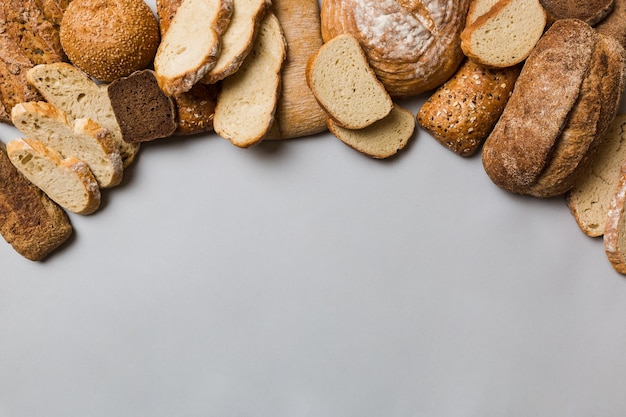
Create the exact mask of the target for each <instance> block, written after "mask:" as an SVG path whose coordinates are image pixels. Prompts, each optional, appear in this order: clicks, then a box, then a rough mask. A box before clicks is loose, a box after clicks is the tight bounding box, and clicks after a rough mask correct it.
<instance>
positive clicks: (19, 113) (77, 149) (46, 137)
mask: <svg viewBox="0 0 626 417" xmlns="http://www.w3.org/2000/svg"><path fill="white" fill-rule="evenodd" d="M11 119H12V120H13V124H14V125H15V127H17V128H18V129H19V130H20V131H21V132H22V133H23V134H24V135H26V136H27V137H28V138H31V139H36V140H39V141H41V142H43V143H44V144H46V145H47V146H49V147H51V148H53V149H56V150H57V151H58V152H60V153H61V155H63V157H70V156H74V157H76V158H78V159H80V160H82V161H85V162H86V163H87V165H88V166H89V168H90V169H91V171H92V172H93V175H94V177H96V180H97V181H98V185H99V186H100V187H102V188H110V187H113V186H116V185H118V184H119V183H120V181H121V180H122V173H123V168H122V159H121V157H120V154H119V152H118V150H117V147H116V145H115V142H114V141H113V138H112V137H111V135H110V133H109V131H108V130H107V129H104V128H103V127H101V126H100V125H99V124H98V123H96V122H94V121H93V120H91V119H76V120H74V121H70V120H69V119H68V118H67V117H66V115H65V114H64V113H63V112H61V111H60V110H58V109H57V108H56V107H54V106H52V105H51V104H50V103H48V102H28V103H20V104H18V105H16V106H15V107H13V111H12V112H11Z"/></svg>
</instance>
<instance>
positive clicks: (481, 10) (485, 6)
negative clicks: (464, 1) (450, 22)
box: [465, 0, 501, 26]
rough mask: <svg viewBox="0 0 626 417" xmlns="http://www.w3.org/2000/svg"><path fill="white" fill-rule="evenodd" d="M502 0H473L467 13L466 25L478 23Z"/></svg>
mask: <svg viewBox="0 0 626 417" xmlns="http://www.w3.org/2000/svg"><path fill="white" fill-rule="evenodd" d="M500 1H501V0H472V2H471V3H470V6H469V10H468V11H467V18H466V19H465V25H466V26H468V25H470V24H472V23H474V22H475V21H476V19H478V18H479V17H481V16H483V15H485V14H487V13H488V12H489V11H490V10H491V8H492V7H493V6H495V5H496V4H498V3H499V2H500Z"/></svg>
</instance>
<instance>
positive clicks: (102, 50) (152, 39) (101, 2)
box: [61, 0, 160, 82]
mask: <svg viewBox="0 0 626 417" xmlns="http://www.w3.org/2000/svg"><path fill="white" fill-rule="evenodd" d="M159 42H160V34H159V25H158V22H157V20H156V18H155V16H154V14H153V13H152V10H151V9H150V7H149V6H148V5H147V4H146V3H145V2H144V1H143V0H73V1H72V2H71V3H70V5H69V6H68V8H67V10H66V11H65V14H64V15H63V20H62V21H61V45H62V46H63V49H64V50H65V53H66V54H67V56H68V58H69V59H70V61H71V62H72V63H73V64H74V65H76V66H77V67H79V68H80V69H82V70H83V71H85V72H86V73H87V74H88V75H90V76H92V77H93V78H96V79H98V80H100V81H105V82H111V81H114V80H116V79H118V78H120V77H125V76H128V75H130V74H131V73H132V72H134V71H136V70H141V69H144V68H146V67H148V66H149V65H150V63H151V62H152V60H153V59H154V55H155V53H156V50H157V47H158V45H159Z"/></svg>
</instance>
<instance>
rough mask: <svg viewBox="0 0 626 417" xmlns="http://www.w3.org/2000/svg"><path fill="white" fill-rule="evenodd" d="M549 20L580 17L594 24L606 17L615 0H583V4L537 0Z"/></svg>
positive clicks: (563, 0) (561, 0)
mask: <svg viewBox="0 0 626 417" xmlns="http://www.w3.org/2000/svg"><path fill="white" fill-rule="evenodd" d="M539 1H540V3H541V5H542V6H543V8H544V10H545V11H546V13H547V15H548V17H549V18H550V19H551V20H558V19H580V20H582V21H584V22H586V23H588V24H589V25H591V26H594V25H595V24H597V23H598V22H600V21H601V20H603V19H604V18H605V17H607V16H608V15H609V14H610V13H611V12H612V11H613V7H614V6H615V0H585V2H584V6H583V5H581V2H580V1H574V0H539Z"/></svg>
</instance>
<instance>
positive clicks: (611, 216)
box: [602, 164, 626, 274]
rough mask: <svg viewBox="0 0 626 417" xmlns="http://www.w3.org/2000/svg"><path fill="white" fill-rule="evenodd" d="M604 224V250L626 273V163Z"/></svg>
mask: <svg viewBox="0 0 626 417" xmlns="http://www.w3.org/2000/svg"><path fill="white" fill-rule="evenodd" d="M610 196H611V200H610V202H609V206H608V212H607V216H606V224H605V226H604V236H603V239H602V240H603V244H604V252H605V253H606V256H607V258H608V259H609V261H610V262H611V265H612V266H613V268H614V269H615V270H616V271H617V272H619V273H620V274H626V164H624V165H622V166H621V167H620V171H619V173H618V179H617V181H616V188H615V190H614V191H613V192H612V193H611V194H610Z"/></svg>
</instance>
